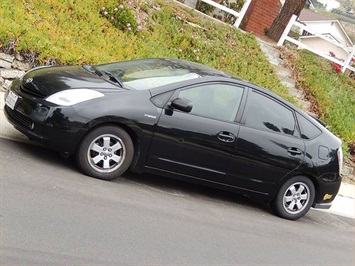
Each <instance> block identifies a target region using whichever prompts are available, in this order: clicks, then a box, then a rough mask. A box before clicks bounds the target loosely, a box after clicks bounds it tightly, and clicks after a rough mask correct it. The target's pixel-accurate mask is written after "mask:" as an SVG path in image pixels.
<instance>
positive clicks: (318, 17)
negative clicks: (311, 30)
mask: <svg viewBox="0 0 355 266" xmlns="http://www.w3.org/2000/svg"><path fill="white" fill-rule="evenodd" d="M298 20H299V21H336V19H335V18H331V17H328V16H325V15H322V14H319V13H316V12H313V11H311V10H309V9H303V10H302V11H301V14H300V16H299V17H298Z"/></svg>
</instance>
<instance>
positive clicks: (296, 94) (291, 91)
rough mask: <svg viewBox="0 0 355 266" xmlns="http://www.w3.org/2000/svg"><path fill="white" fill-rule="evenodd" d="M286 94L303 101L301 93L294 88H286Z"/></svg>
mask: <svg viewBox="0 0 355 266" xmlns="http://www.w3.org/2000/svg"><path fill="white" fill-rule="evenodd" d="M288 94H289V95H291V96H292V97H295V98H298V99H300V100H302V99H303V92H302V91H300V90H297V89H295V88H288Z"/></svg>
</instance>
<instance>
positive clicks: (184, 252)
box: [0, 139, 355, 265]
mask: <svg viewBox="0 0 355 266" xmlns="http://www.w3.org/2000/svg"><path fill="white" fill-rule="evenodd" d="M0 174H1V184H0V185H1V186H0V189H1V191H0V193H1V194H0V195H1V196H0V199H1V205H0V207H1V209H0V225H1V227H0V228H1V232H0V233H1V235H0V264H1V265H14V264H19V263H23V264H26V265H30V264H31V265H33V264H36V265H49V264H56V265H60V264H70V265H74V264H75V265H78V264H94V265H96V264H102V265H108V264H115V265H132V264H135V265H147V264H150V265H152V264H154V265H168V264H169V265H192V264H193V265H196V264H204V265H222V264H223V265H236V264H263V265H265V264H272V265H275V264H279V265H286V264H292V265H304V264H311V265H315V264H317V265H327V264H328V265H340V264H341V265H354V264H355V251H354V249H355V238H354V236H355V224H354V220H353V219H350V218H346V217H341V216H337V215H335V214H330V213H325V212H320V211H315V210H311V211H310V212H309V213H308V214H307V215H306V216H305V217H304V218H302V219H300V220H298V221H295V222H292V221H287V220H283V219H280V218H278V217H275V216H273V215H272V214H271V213H270V212H269V210H268V208H266V207H264V206H263V205H262V204H260V203H257V202H254V201H252V200H250V199H248V198H245V197H243V196H237V195H234V194H231V193H226V192H221V191H217V190H214V189H210V188H205V187H201V186H195V185H191V184H187V183H183V182H178V181H174V180H169V179H165V178H161V177H157V176H152V175H133V174H127V175H125V177H122V178H120V179H118V180H116V181H114V182H105V181H101V180H96V179H93V178H90V177H87V176H84V175H82V174H81V173H79V172H78V170H77V169H76V167H75V164H74V162H72V161H70V160H65V159H63V158H61V157H60V156H59V155H58V154H57V153H54V152H51V151H48V150H46V149H44V148H41V147H37V146H32V145H28V144H24V143H19V142H13V141H11V140H6V139H0Z"/></svg>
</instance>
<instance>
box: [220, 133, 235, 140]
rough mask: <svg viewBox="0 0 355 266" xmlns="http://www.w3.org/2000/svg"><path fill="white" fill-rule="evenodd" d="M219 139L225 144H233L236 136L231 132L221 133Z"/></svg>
mask: <svg viewBox="0 0 355 266" xmlns="http://www.w3.org/2000/svg"><path fill="white" fill-rule="evenodd" d="M218 139H219V140H220V141H223V142H233V141H234V140H235V136H234V135H233V134H232V133H230V132H225V131H222V132H219V133H218Z"/></svg>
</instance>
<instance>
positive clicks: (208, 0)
mask: <svg viewBox="0 0 355 266" xmlns="http://www.w3.org/2000/svg"><path fill="white" fill-rule="evenodd" d="M251 1H252V0H246V1H245V3H244V5H243V7H242V9H241V10H240V11H239V12H237V11H235V10H233V9H231V8H228V7H226V6H224V5H221V4H218V3H217V2H215V1H212V0H201V2H204V3H206V4H209V5H211V6H213V7H215V8H218V9H220V10H222V11H224V12H227V13H228V14H231V15H233V16H235V17H236V18H237V20H236V21H235V23H234V24H233V26H234V27H236V28H239V26H240V23H242V20H243V18H244V16H245V13H246V12H247V10H248V7H249V5H250V3H251ZM193 2H195V3H196V2H197V1H193ZM195 5H196V4H195ZM194 8H195V6H194Z"/></svg>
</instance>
